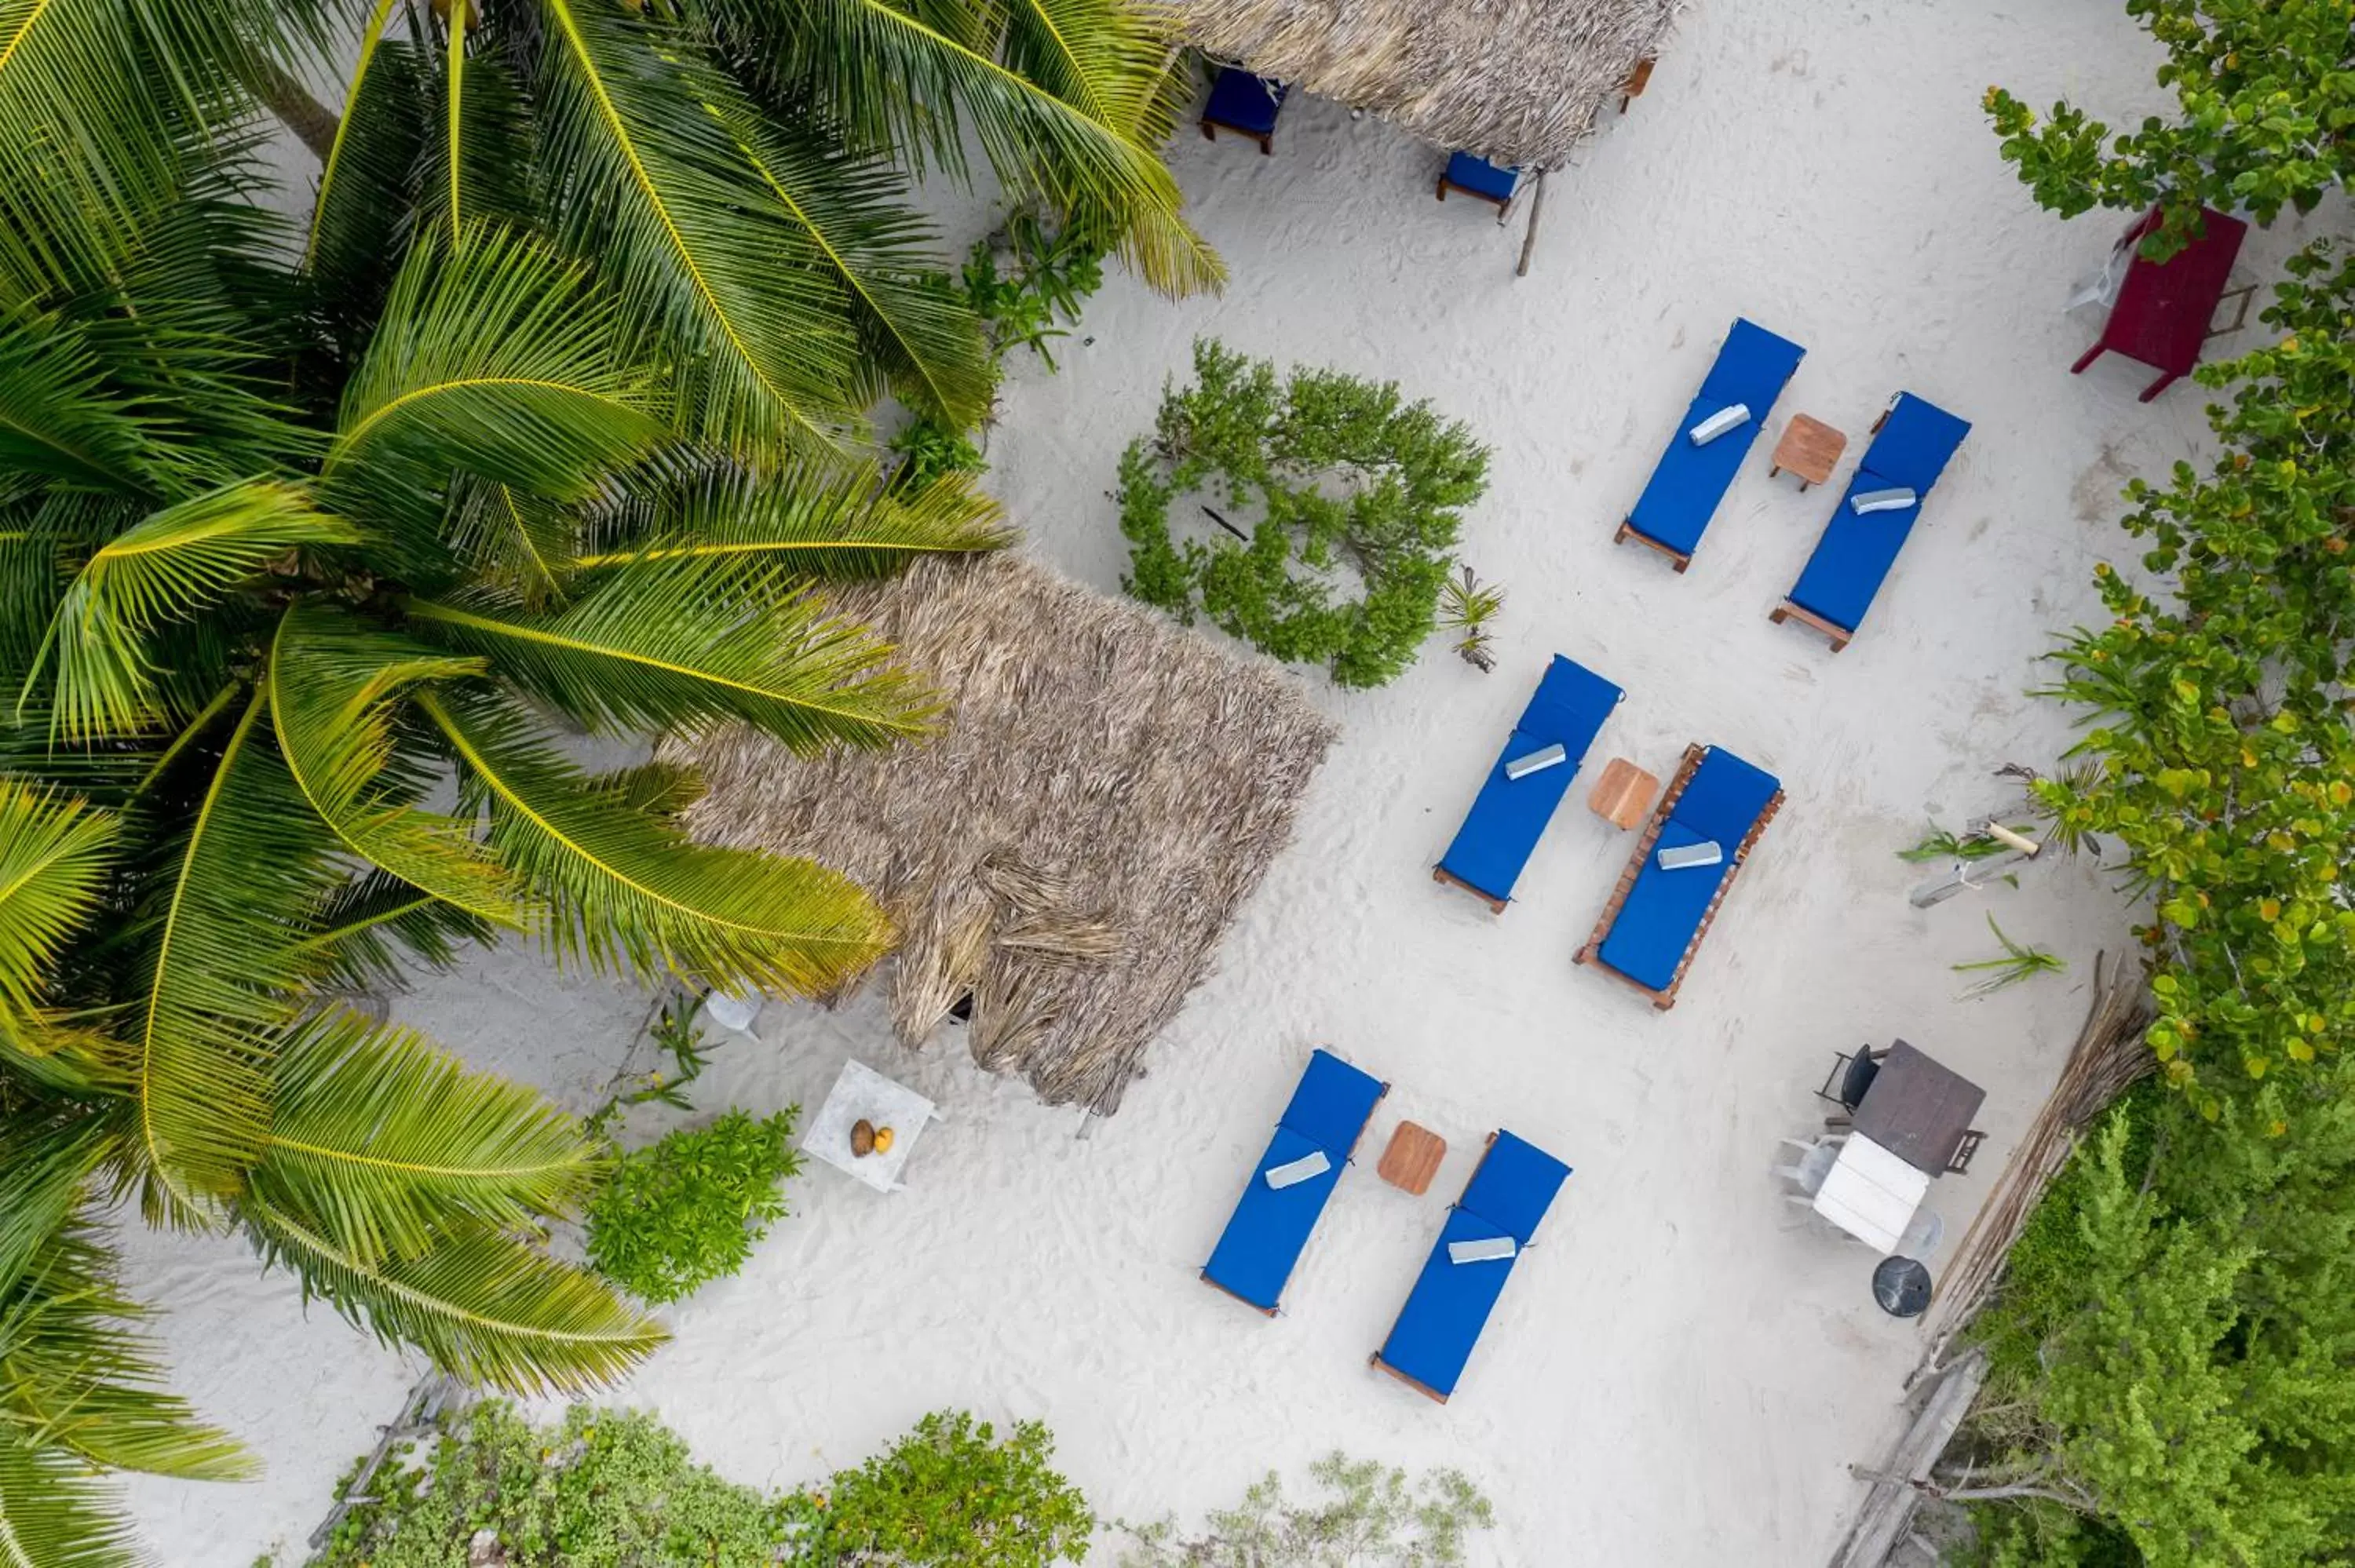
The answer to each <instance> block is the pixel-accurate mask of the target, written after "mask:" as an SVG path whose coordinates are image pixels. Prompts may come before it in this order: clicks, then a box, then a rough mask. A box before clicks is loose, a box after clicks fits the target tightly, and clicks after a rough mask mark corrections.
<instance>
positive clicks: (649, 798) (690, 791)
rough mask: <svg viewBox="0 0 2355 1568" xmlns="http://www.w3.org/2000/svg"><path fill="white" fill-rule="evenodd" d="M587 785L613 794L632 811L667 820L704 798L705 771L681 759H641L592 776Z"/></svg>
mask: <svg viewBox="0 0 2355 1568" xmlns="http://www.w3.org/2000/svg"><path fill="white" fill-rule="evenodd" d="M588 787H589V788H590V789H593V790H595V791H597V792H598V793H599V794H603V795H610V796H612V797H613V799H615V800H619V801H621V802H622V803H623V805H625V806H627V807H628V808H629V809H630V810H633V811H644V812H645V814H646V815H648V816H650V817H657V818H660V819H662V820H663V821H676V820H677V818H678V816H679V814H680V813H681V812H683V811H685V810H687V808H688V807H689V806H692V805H694V804H695V803H696V802H697V801H698V800H702V799H703V792H704V783H703V775H702V774H700V773H698V772H697V771H696V770H695V769H694V768H689V767H687V765H686V764H684V763H678V762H641V763H638V764H637V765H636V766H634V767H631V768H615V769H613V771H612V772H611V773H599V774H595V775H593V776H591V778H590V779H589V780H588Z"/></svg>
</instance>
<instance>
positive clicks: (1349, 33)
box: [1156, 0, 1677, 169]
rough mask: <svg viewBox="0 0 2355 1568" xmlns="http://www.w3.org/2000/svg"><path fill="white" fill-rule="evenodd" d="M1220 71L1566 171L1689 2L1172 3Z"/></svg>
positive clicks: (1449, 143)
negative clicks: (1230, 64) (1230, 63)
mask: <svg viewBox="0 0 2355 1568" xmlns="http://www.w3.org/2000/svg"><path fill="white" fill-rule="evenodd" d="M1156 10H1157V12H1158V13H1159V14H1160V15H1161V16H1162V17H1163V18H1164V19H1165V25H1166V26H1168V27H1169V29H1170V30H1171V31H1173V32H1174V33H1176V34H1177V36H1178V37H1182V38H1184V39H1185V40H1186V41H1187V42H1188V43H1190V44H1193V45H1195V46H1196V47H1197V48H1200V49H1202V50H1203V51H1204V52H1206V53H1208V54H1209V55H1212V56H1214V57H1216V58H1220V59H1226V60H1234V61H1239V62H1241V64H1243V65H1245V66H1247V67H1249V68H1250V69H1252V70H1254V71H1256V72H1258V73H1259V74H1260V75H1262V76H1266V77H1273V78H1276V79H1279V80H1283V81H1286V82H1291V83H1293V84H1295V85H1296V86H1298V87H1300V88H1301V89H1303V90H1306V91H1309V92H1313V93H1316V95H1318V96H1319V97H1322V98H1332V99H1337V100H1339V101H1341V102H1343V103H1347V104H1348V105H1350V106H1351V107H1352V108H1356V109H1362V110H1365V111H1367V112H1369V113H1372V114H1379V115H1380V116H1381V117H1382V118H1383V119H1385V120H1388V121H1390V122H1392V123H1394V124H1396V125H1397V126H1398V127H1399V128H1400V129H1401V130H1402V131H1405V132H1407V133H1409V134H1410V135H1413V136H1420V137H1422V138H1423V140H1424V141H1426V142H1430V143H1434V144H1436V145H1438V146H1441V147H1445V148H1449V149H1455V148H1459V147H1460V148H1462V149H1463V150H1464V151H1465V152H1468V153H1476V154H1480V155H1481V156H1482V157H1485V158H1489V159H1492V160H1494V161H1496V162H1497V163H1499V164H1521V165H1524V166H1528V167H1534V168H1545V169H1551V168H1559V167H1561V164H1562V163H1563V161H1564V160H1565V159H1566V158H1568V156H1569V155H1570V150H1571V149H1572V147H1573V146H1575V145H1576V144H1577V143H1579V142H1580V141H1581V140H1582V139H1583V138H1584V137H1585V136H1586V134H1587V133H1588V132H1589V131H1591V130H1592V129H1593V124H1594V120H1595V116H1596V115H1597V114H1598V113H1599V112H1601V111H1602V110H1603V109H1604V106H1605V105H1607V104H1612V103H1614V101H1615V100H1616V99H1617V98H1618V97H1619V95H1620V92H1621V90H1622V88H1623V86H1624V84H1625V82H1626V80H1627V78H1628V76H1629V75H1630V74H1631V73H1632V72H1633V71H1634V70H1635V69H1636V62H1637V61H1638V60H1642V59H1646V58H1650V57H1651V56H1653V55H1656V54H1657V53H1658V52H1659V48H1660V45H1661V44H1662V42H1663V41H1664V40H1665V39H1666V38H1667V37H1668V28H1669V26H1670V25H1671V24H1672V23H1673V22H1674V21H1675V19H1676V13H1677V0H1441V3H1438V4H1434V3H1433V0H1161V3H1160V5H1158V6H1156Z"/></svg>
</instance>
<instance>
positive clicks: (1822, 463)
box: [1766, 414, 1848, 491]
mask: <svg viewBox="0 0 2355 1568" xmlns="http://www.w3.org/2000/svg"><path fill="white" fill-rule="evenodd" d="M1846 450H1848V437H1847V436H1846V435H1844V434H1842V433H1841V432H1840V431H1838V430H1835V429H1832V428H1831V427H1830V426H1829V425H1827V424H1825V423H1824V422H1823V421H1822V420H1821V419H1817V418H1811V417H1809V416H1808V415H1806V414H1794V415H1792V416H1791V422H1790V423H1789V424H1787V425H1785V426H1784V427H1783V439H1782V440H1779V441H1776V442H1775V443H1774V467H1772V468H1770V469H1768V470H1767V471H1766V477H1767V478H1769V479H1772V478H1774V476H1775V475H1776V474H1778V473H1781V472H1782V471H1784V470H1785V469H1786V468H1787V469H1789V470H1790V471H1792V472H1793V473H1796V474H1797V475H1798V476H1799V488H1800V490H1801V491H1805V490H1806V488H1807V486H1809V485H1811V484H1822V483H1823V482H1826V481H1827V480H1828V479H1830V478H1831V476H1832V470H1833V469H1834V468H1836V467H1838V464H1839V460H1840V453H1842V452H1844V451H1846Z"/></svg>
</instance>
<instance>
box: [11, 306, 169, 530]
mask: <svg viewBox="0 0 2355 1568" xmlns="http://www.w3.org/2000/svg"><path fill="white" fill-rule="evenodd" d="M148 440H149V434H148V428H147V422H146V421H145V420H144V419H142V418H141V417H140V414H139V411H138V409H137V408H135V407H132V406H126V405H125V404H124V403H123V400H122V399H121V398H119V397H115V396H113V395H112V394H111V393H109V391H108V390H107V388H106V387H105V385H104V371H103V368H102V366H101V365H100V363H99V360H98V357H97V356H96V355H93V354H92V353H91V351H90V347H89V344H86V343H85V342H83V341H82V339H81V337H80V334H78V333H77V332H75V331H74V330H73V329H72V328H71V327H69V326H68V325H66V324H65V323H61V322H59V321H57V320H56V319H55V318H42V317H37V316H34V315H31V314H29V313H18V314H16V315H15V316H14V317H9V318H0V470H14V471H17V472H19V473H28V474H38V475H41V476H43V477H46V478H49V479H57V480H63V481H65V482H69V483H72V484H78V485H85V486H89V487H91V488H94V489H98V490H101V491H110V492H117V493H121V492H131V493H137V492H138V491H140V490H143V489H146V488H148V487H149V480H150V475H149V472H148V467H147V444H148Z"/></svg>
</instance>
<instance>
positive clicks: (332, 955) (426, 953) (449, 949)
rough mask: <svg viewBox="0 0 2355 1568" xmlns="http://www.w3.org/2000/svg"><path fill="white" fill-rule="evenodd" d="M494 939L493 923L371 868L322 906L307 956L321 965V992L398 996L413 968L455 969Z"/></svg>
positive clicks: (305, 947)
mask: <svg viewBox="0 0 2355 1568" xmlns="http://www.w3.org/2000/svg"><path fill="white" fill-rule="evenodd" d="M496 935H497V932H496V928H495V927H493V926H492V925H491V923H490V922H489V921H487V920H485V919H482V918H480V917H479V916H474V915H470V914H468V913H467V912H466V911H465V910H464V909H461V908H460V907H458V906H456V905H454V904H452V903H449V902H448V901H447V900H444V899H440V898H436V897H434V896H433V895H432V894H430V893H427V892H425V891H424V890H423V889H422V888H420V887H416V886H414V885H410V884H409V883H406V882H403V881H402V880H401V879H400V878H399V877H397V876H394V875H393V874H391V873H389V872H385V871H378V870H375V869H373V868H371V869H369V870H368V871H367V872H365V873H363V874H361V875H359V876H357V877H354V878H353V879H352V880H351V881H349V882H346V883H345V884H343V885H341V886H339V887H337V888H336V890H335V891H334V892H333V893H331V894H330V895H328V896H327V897H326V898H325V900H323V901H322V902H321V903H320V905H319V906H318V908H317V909H316V910H315V911H314V914H313V916H312V924H311V927H310V930H309V932H308V934H307V935H305V936H304V938H303V943H302V952H303V956H304V959H306V960H307V961H310V962H314V963H316V964H317V965H319V966H320V973H319V981H320V983H321V984H323V985H339V986H342V987H344V988H345V989H346V990H349V991H397V990H400V988H402V987H403V986H405V985H407V984H408V983H409V980H410V970H411V969H412V968H413V967H414V966H417V965H422V966H423V967H425V968H426V969H450V968H452V967H453V966H454V965H455V964H456V963H457V961H458V959H459V955H460V950H461V948H463V947H464V945H465V944H467V943H469V942H487V941H489V940H491V939H492V938H494V937H496Z"/></svg>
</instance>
